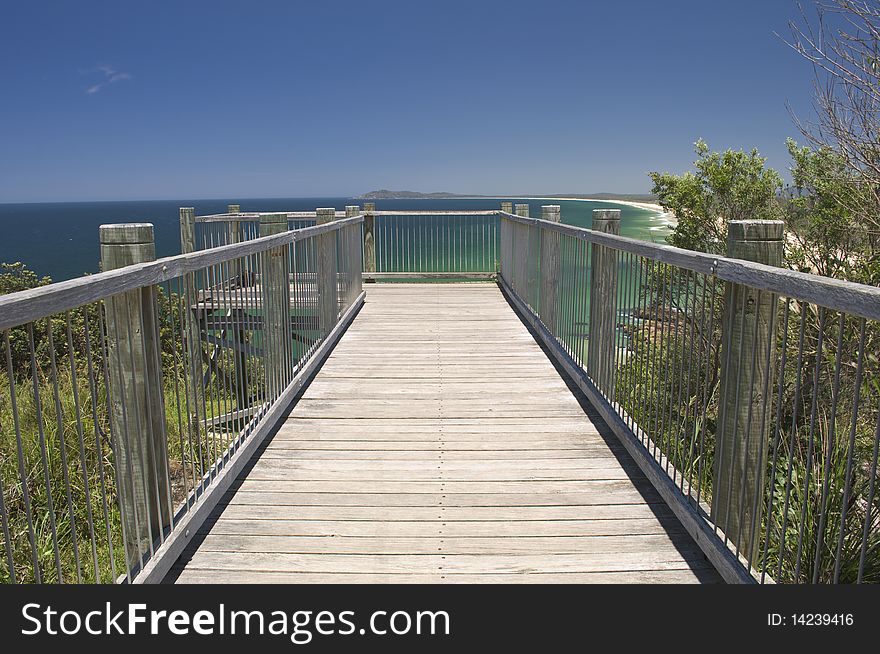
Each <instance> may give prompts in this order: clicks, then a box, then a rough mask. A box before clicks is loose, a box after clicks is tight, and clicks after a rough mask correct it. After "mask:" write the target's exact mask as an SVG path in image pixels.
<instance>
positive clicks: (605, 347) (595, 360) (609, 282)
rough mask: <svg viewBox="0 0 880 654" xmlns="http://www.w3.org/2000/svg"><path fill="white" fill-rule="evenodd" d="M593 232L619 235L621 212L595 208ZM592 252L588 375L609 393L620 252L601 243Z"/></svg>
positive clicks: (614, 340)
mask: <svg viewBox="0 0 880 654" xmlns="http://www.w3.org/2000/svg"><path fill="white" fill-rule="evenodd" d="M593 230H594V231H597V232H600V233H602V234H615V235H617V234H619V233H620V209H594V210H593ZM591 249H592V253H591V263H590V269H591V275H590V332H589V334H590V337H589V341H588V345H587V373H588V374H589V375H590V377H591V378H592V379H593V383H594V384H596V387H597V388H599V390H601V391H602V392H604V393H606V394H608V393H610V390H611V389H610V388H609V384H610V379H611V374H612V371H613V368H614V353H615V351H616V348H615V343H616V338H617V336H616V329H617V251H616V250H613V249H611V248H609V247H607V246H605V245H600V244H598V243H593V245H592V246H591Z"/></svg>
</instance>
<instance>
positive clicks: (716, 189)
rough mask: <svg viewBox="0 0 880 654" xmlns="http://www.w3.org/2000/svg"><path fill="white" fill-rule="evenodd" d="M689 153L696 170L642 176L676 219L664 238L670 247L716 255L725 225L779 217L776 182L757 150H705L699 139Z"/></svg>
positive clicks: (775, 175)
mask: <svg viewBox="0 0 880 654" xmlns="http://www.w3.org/2000/svg"><path fill="white" fill-rule="evenodd" d="M694 149H695V152H696V154H697V160H696V161H695V162H694V167H695V168H696V172H687V173H684V174H683V175H673V174H670V173H658V172H652V173H648V174H649V176H650V177H651V180H652V181H653V182H654V188H653V189H652V193H654V194H656V195H657V198H658V201H659V203H660V205H661V206H662V207H663V208H664V209H665V210H667V211H671V212H673V213H674V214H675V216H676V217H677V219H678V224H677V225H676V226H675V228H674V229H673V231H672V233H671V234H670V235H669V236H668V237H667V240H668V241H669V243H670V244H672V245H675V246H677V247H682V248H687V249H690V250H699V251H702V252H713V253H719V254H722V253H724V252H725V250H726V241H727V223H728V222H729V221H731V220H742V219H747V218H748V219H763V220H770V219H775V218H779V217H780V207H779V204H778V202H776V194H777V192H778V191H779V190H780V189H781V188H782V178H781V177H780V176H779V174H778V173H777V172H776V171H775V170H773V169H771V168H765V163H766V161H767V160H766V158H764V157H762V156H761V155H760V154H758V151H757V150H752V151H751V152H749V153H746V152H744V151H743V150H739V151H734V150H727V151H725V152H711V151H710V150H709V146H708V145H707V144H706V142H705V141H704V140H702V139H700V140H698V141H697V142H696V144H695V146H694Z"/></svg>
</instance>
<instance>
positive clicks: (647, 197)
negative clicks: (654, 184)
mask: <svg viewBox="0 0 880 654" xmlns="http://www.w3.org/2000/svg"><path fill="white" fill-rule="evenodd" d="M497 197H511V198H526V197H548V198H572V199H576V198H594V199H596V200H628V201H630V202H656V200H657V198H656V197H655V196H653V195H651V194H649V193H544V194H536V193H523V194H522V195H510V196H498V195H477V194H475V193H446V192H443V191H440V192H434V193H421V192H419V191H389V190H388V189H381V190H378V191H370V192H369V193H364V194H363V195H359V196H358V197H357V198H355V199H357V200H442V199H450V198H497Z"/></svg>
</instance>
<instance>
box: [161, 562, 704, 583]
mask: <svg viewBox="0 0 880 654" xmlns="http://www.w3.org/2000/svg"><path fill="white" fill-rule="evenodd" d="M218 578H219V575H218V574H217V573H216V572H214V571H213V570H201V569H198V568H186V569H183V571H182V573H181V575H180V577H179V578H178V580H177V581H178V583H189V584H211V583H217V581H218ZM222 578H223V580H224V581H225V582H227V583H242V584H376V583H386V584H437V583H441V582H442V583H452V584H637V583H643V584H699V583H717V582H718V579H717V576H716V575H715V571H714V569H712V568H711V567H710V566H706V565H703V566H700V565H699V563H686V562H682V564H681V567H680V568H673V567H670V568H668V569H666V570H648V571H638V572H619V571H615V572H572V573H552V574H548V573H541V572H526V573H522V572H516V573H507V574H504V573H493V574H480V573H472V574H460V573H446V574H443V575H441V574H428V573H418V574H406V573H380V574H376V573H359V572H340V573H308V572H287V571H283V572H280V571H273V572H262V571H251V570H239V571H225V572H224V573H223V575H222Z"/></svg>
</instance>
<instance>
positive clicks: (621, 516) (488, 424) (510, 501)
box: [169, 284, 719, 583]
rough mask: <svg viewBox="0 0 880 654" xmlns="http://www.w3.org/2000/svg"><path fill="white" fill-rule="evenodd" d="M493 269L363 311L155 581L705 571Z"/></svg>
mask: <svg viewBox="0 0 880 654" xmlns="http://www.w3.org/2000/svg"><path fill="white" fill-rule="evenodd" d="M584 407H585V401H584V400H583V398H580V397H578V395H576V394H575V392H573V391H572V390H571V389H570V388H569V387H568V386H567V385H566V383H565V381H564V380H563V378H562V377H561V376H560V374H559V373H558V372H557V370H556V369H555V368H554V366H553V364H552V363H551V362H550V360H549V359H548V358H547V356H546V355H545V354H544V353H543V351H542V350H541V348H540V347H539V346H538V345H537V343H536V342H535V340H534V339H533V338H532V336H531V335H530V333H529V332H528V330H527V329H526V327H525V326H524V325H523V323H522V322H521V321H520V320H519V318H518V317H517V315H516V314H515V313H514V312H513V310H512V309H511V308H510V306H509V305H508V304H507V302H506V301H505V300H504V298H503V296H502V295H501V293H500V291H499V290H498V287H497V286H495V285H494V284H388V285H373V286H369V287H368V288H367V300H366V303H365V305H364V308H363V310H362V311H361V313H360V314H359V315H358V317H357V318H356V319H355V321H354V323H353V324H352V326H351V327H350V328H349V330H348V332H347V333H346V334H345V336H344V337H343V338H342V340H341V341H340V343H339V344H338V346H337V347H336V349H335V350H334V352H333V354H332V355H331V356H330V358H329V359H328V360H327V362H326V363H325V364H324V366H323V367H322V369H321V370H320V371H319V373H318V375H317V377H316V378H315V380H314V381H313V382H312V384H311V385H310V386H309V387H308V389H307V390H306V392H305V394H304V395H303V397H302V399H300V400H299V402H298V403H297V404H296V406H295V407H294V409H293V411H292V412H291V414H290V416H289V417H288V418H287V420H286V422H285V423H284V425H282V426H281V427H280V429H279V431H278V433H277V434H276V435H275V437H274V438H273V439H272V440H271V441H270V442H269V443H268V445H267V446H266V448H265V449H264V451H263V452H262V454H261V455H259V456H258V458H257V459H256V460H255V461H254V463H253V465H252V466H251V468H250V469H249V470H248V471H246V472H245V473H244V474H243V475H242V476H241V478H240V479H239V480H238V481H237V482H236V483H235V484H234V486H233V490H232V491H230V492H229V493H228V494H227V497H226V498H224V501H223V502H221V504H220V506H219V507H218V509H217V510H216V511H215V513H214V515H213V516H212V519H210V520H208V521H207V522H206V523H205V525H204V526H203V528H202V532H201V534H200V538H197V539H196V540H195V541H194V543H193V544H192V545H191V546H190V548H189V549H188V550H187V551H186V553H185V554H184V555H183V556H182V557H181V559H180V561H178V563H177V565H176V567H175V569H174V571H173V573H172V575H171V576H170V577H169V581H172V580H176V581H177V582H178V583H196V582H212V583H226V582H303V583H309V582H438V583H446V582H502V583H504V582H514V583H520V582H673V583H674V582H717V581H719V577H718V575H717V573H716V572H715V571H714V569H713V568H712V567H711V566H710V565H709V563H708V562H707V561H706V559H705V558H704V556H703V554H702V552H701V551H700V550H699V548H698V547H697V546H696V544H695V543H694V542H693V541H692V540H691V538H690V537H689V536H688V535H687V534H686V533H685V532H684V531H683V529H682V528H681V526H680V525H679V523H678V522H677V520H676V519H675V517H674V516H673V515H672V513H671V511H670V510H669V509H668V508H667V507H666V505H665V504H664V503H663V501H662V500H661V498H660V497H659V495H658V494H657V493H656V492H655V491H654V489H653V487H652V486H651V485H650V483H649V482H648V481H647V480H646V478H645V477H644V476H643V475H642V474H641V472H640V471H639V470H638V468H637V467H636V465H635V464H634V463H633V462H632V460H631V459H630V458H629V456H628V455H627V454H626V452H625V451H624V450H623V448H622V447H621V446H620V445H619V444H618V443H617V441H616V440H615V437H614V436H613V435H612V434H611V433H610V431H608V429H607V428H606V427H605V426H604V425H603V424H602V423H601V422H599V419H598V418H596V417H591V414H592V412H591V410H590V408H589V407H586V409H585V408H584Z"/></svg>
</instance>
